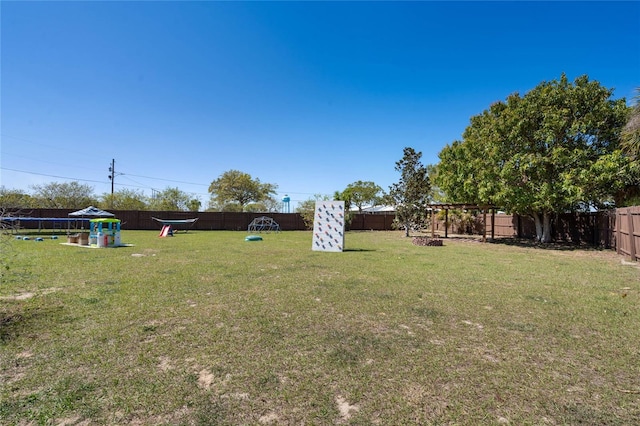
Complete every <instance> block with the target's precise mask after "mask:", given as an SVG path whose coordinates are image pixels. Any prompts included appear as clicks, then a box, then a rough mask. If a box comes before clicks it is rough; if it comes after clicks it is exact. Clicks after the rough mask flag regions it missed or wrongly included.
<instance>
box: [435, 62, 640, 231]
mask: <svg viewBox="0 0 640 426" xmlns="http://www.w3.org/2000/svg"><path fill="white" fill-rule="evenodd" d="M612 93H613V92H612V90H609V89H606V88H604V87H602V86H601V85H600V84H599V83H598V82H597V81H590V80H589V78H588V77H587V76H581V77H578V78H577V79H576V80H575V81H574V82H573V84H572V83H571V82H569V81H568V80H567V78H566V76H565V75H564V74H563V75H562V76H561V78H560V80H554V81H551V82H542V83H541V84H539V85H538V86H537V87H535V88H534V89H532V90H531V91H530V92H528V93H527V94H525V95H524V96H520V95H519V94H517V93H515V94H513V95H510V96H509V97H508V98H507V100H506V101H505V102H497V103H495V104H493V105H491V106H490V108H489V109H488V110H485V111H484V112H483V113H482V114H480V115H477V116H474V117H472V118H471V123H470V125H469V126H468V127H467V129H466V130H465V132H464V134H463V140H462V141H455V142H453V143H452V144H451V145H447V146H446V147H445V148H444V149H443V150H442V151H441V152H440V154H439V157H440V163H439V164H438V171H437V178H436V184H437V185H438V186H439V188H440V189H442V190H443V191H444V192H445V193H446V194H447V198H448V201H450V202H456V201H457V202H466V203H487V204H495V205H498V206H501V207H504V208H506V209H508V210H510V211H512V212H515V213H519V214H528V215H531V216H532V217H533V218H534V220H535V223H536V231H537V238H538V240H540V241H542V242H549V241H550V240H551V232H550V225H551V218H552V215H553V214H554V213H559V212H563V211H567V210H572V209H577V208H585V207H586V206H602V205H603V204H605V203H609V202H612V201H614V200H615V199H616V197H617V196H618V195H619V194H620V192H621V191H622V190H623V189H624V188H625V186H627V185H628V184H629V179H635V178H633V176H636V173H637V164H634V163H633V162H632V161H631V159H630V158H629V156H628V155H625V154H624V153H623V152H622V151H621V150H620V132H621V130H622V128H623V126H624V125H625V121H626V117H627V113H628V111H627V110H628V108H627V106H626V104H625V100H624V99H620V100H612V99H611V96H612Z"/></svg>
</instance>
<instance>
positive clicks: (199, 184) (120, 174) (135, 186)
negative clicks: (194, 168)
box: [0, 167, 315, 201]
mask: <svg viewBox="0 0 640 426" xmlns="http://www.w3.org/2000/svg"><path fill="white" fill-rule="evenodd" d="M0 170H7V171H11V172H18V173H25V174H30V175H36V176H45V177H52V178H56V179H66V180H75V181H80V182H91V183H100V184H110V183H111V182H105V181H100V180H94V179H81V178H73V177H68V176H59V175H51V174H46V173H38V172H30V171H26V170H18V169H12V168H9V167H0ZM118 176H122V177H127V178H129V176H135V177H140V178H145V179H153V180H160V181H166V182H174V183H183V184H185V185H198V186H206V187H208V186H209V185H207V184H202V183H193V182H185V181H180V180H173V179H163V178H155V177H150V176H142V175H136V174H130V173H118ZM129 180H131V181H133V182H135V183H137V184H138V185H129V184H125V183H119V184H118V186H127V187H131V188H138V189H151V190H154V191H157V189H155V188H153V187H151V186H149V185H144V184H142V183H140V182H136V181H135V180H133V179H131V178H129ZM279 193H283V194H290V195H291V194H295V195H315V193H311V192H295V191H284V190H281V191H279ZM193 194H198V195H205V196H206V195H210V194H209V193H206V194H205V193H197V192H193ZM291 201H300V200H291Z"/></svg>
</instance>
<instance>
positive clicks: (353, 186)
mask: <svg viewBox="0 0 640 426" xmlns="http://www.w3.org/2000/svg"><path fill="white" fill-rule="evenodd" d="M337 195H339V199H340V200H343V201H345V202H348V203H349V206H351V205H354V206H356V207H357V208H358V212H359V213H362V208H363V207H364V206H376V205H378V204H380V202H381V200H382V198H383V197H384V193H383V191H382V188H381V187H380V186H378V185H376V184H375V182H371V181H361V180H359V181H357V182H353V183H350V184H349V185H347V187H346V188H345V189H344V190H343V191H342V192H340V193H338V194H337Z"/></svg>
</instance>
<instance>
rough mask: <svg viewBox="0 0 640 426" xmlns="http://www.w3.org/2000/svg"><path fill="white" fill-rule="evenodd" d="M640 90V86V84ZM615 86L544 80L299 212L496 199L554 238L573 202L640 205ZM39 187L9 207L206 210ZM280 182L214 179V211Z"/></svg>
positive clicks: (625, 110) (4, 197) (635, 152)
mask: <svg viewBox="0 0 640 426" xmlns="http://www.w3.org/2000/svg"><path fill="white" fill-rule="evenodd" d="M639 94H640V91H639ZM612 95H613V90H612V89H607V88H605V87H602V86H601V85H600V83H599V82H597V81H593V80H590V79H589V78H588V76H580V77H578V78H576V79H575V80H574V81H573V82H570V81H569V80H568V79H567V77H566V75H564V74H562V75H561V77H560V79H558V80H553V81H549V82H546V81H543V82H542V83H540V84H539V85H538V86H536V87H535V88H533V89H532V90H531V91H529V92H527V93H525V94H524V95H520V94H519V93H513V94H511V95H509V96H508V97H507V99H506V100H504V101H498V102H495V103H493V104H492V105H490V106H489V107H488V108H487V109H486V110H484V111H483V112H482V113H480V114H478V115H476V116H473V117H471V119H470V123H469V125H468V126H467V128H466V129H465V131H464V133H463V135H462V139H461V140H456V141H453V142H451V143H450V144H448V145H446V146H445V147H444V148H443V149H442V150H441V151H440V153H439V154H438V157H439V160H440V161H439V162H438V164H435V165H424V164H422V162H421V157H422V153H421V152H420V151H416V150H415V149H413V148H411V147H405V148H404V150H403V157H402V158H401V159H400V160H398V161H397V162H396V163H395V170H396V171H397V172H399V174H400V178H399V181H398V182H397V183H394V184H392V185H391V186H390V187H389V189H388V191H387V192H385V191H384V190H383V189H382V188H381V187H380V186H378V185H377V184H375V183H374V182H372V181H361V180H359V181H357V182H353V183H351V184H349V185H347V187H346V188H345V189H343V190H341V191H336V192H335V193H334V194H332V196H331V197H330V196H329V195H320V194H319V195H316V196H314V197H312V198H310V199H308V200H305V201H303V202H302V203H300V204H299V206H298V208H297V212H298V213H300V214H302V216H303V218H304V219H305V221H306V222H309V223H312V222H313V214H314V208H315V201H316V200H322V199H329V198H333V199H336V200H343V201H345V204H346V207H347V211H349V210H351V208H352V207H354V208H356V209H357V210H358V211H360V212H362V210H363V208H364V207H366V206H376V205H381V204H389V205H392V206H394V207H395V212H396V221H397V224H398V226H399V227H400V228H403V229H404V230H405V232H406V235H407V236H408V235H409V230H410V229H412V228H419V227H421V226H423V225H424V224H425V223H426V220H427V206H428V204H430V203H434V202H444V203H466V204H478V205H493V206H497V207H500V208H501V209H504V210H505V211H507V212H508V213H516V214H520V215H529V216H531V217H532V218H533V219H534V221H535V224H536V235H537V236H536V238H537V240H538V241H541V242H549V241H550V238H551V223H552V219H553V217H554V215H557V214H559V213H564V212H567V211H576V210H583V211H584V210H590V209H603V208H613V207H622V206H628V205H634V204H640V102H639V101H640V99H638V98H636V102H635V105H634V106H633V107H628V106H627V105H626V100H625V99H624V98H623V99H617V100H614V99H612ZM32 189H33V193H31V194H27V193H25V192H23V191H20V190H11V189H6V188H4V187H0V208H4V209H7V208H82V207H86V206H87V205H96V206H98V207H102V208H111V209H118V210H182V211H198V210H200V209H201V207H202V203H201V201H200V200H199V199H197V198H193V197H191V196H190V195H189V194H187V193H185V192H183V191H181V190H180V189H178V188H170V187H169V188H166V189H165V190H164V191H159V192H158V193H156V194H155V195H154V196H153V197H146V196H144V195H143V194H142V193H141V192H138V191H135V190H130V189H121V190H119V191H117V192H114V193H113V194H103V195H102V196H99V197H96V196H94V195H92V193H93V188H92V187H91V186H89V185H84V184H80V183H78V182H70V183H56V182H54V183H50V184H45V185H35V186H33V187H32ZM276 190H277V185H275V184H271V183H264V182H261V181H260V180H259V179H257V178H253V177H252V176H251V175H249V174H248V173H245V172H241V171H238V170H229V171H226V172H224V173H223V174H221V175H220V176H219V177H218V178H217V179H215V180H214V181H212V182H211V184H210V186H209V189H208V192H209V194H210V200H209V206H208V208H207V210H209V211H236V212H240V211H248V212H275V211H278V209H279V207H280V205H281V204H280V202H279V201H278V200H276V199H275V195H276Z"/></svg>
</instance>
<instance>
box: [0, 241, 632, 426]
mask: <svg viewBox="0 0 640 426" xmlns="http://www.w3.org/2000/svg"><path fill="white" fill-rule="evenodd" d="M157 235H158V233H157V232H149V231H126V230H125V231H123V232H122V240H123V242H125V243H131V244H133V246H132V247H121V248H116V249H87V248H80V247H70V246H65V245H61V244H60V242H62V241H61V240H50V239H45V241H42V242H35V241H33V240H31V241H20V240H12V241H10V245H11V248H10V249H7V248H6V247H5V248H3V256H4V257H5V258H7V259H8V260H9V262H10V265H11V269H10V270H9V271H8V272H4V274H3V277H2V284H1V285H0V424H17V425H31V424H34V425H37V424H65V425H93V424H137V425H160V424H166V425H239V424H246V425H260V424H273V425H283V424H284V425H302V424H306V425H333V424H352V425H405V424H425V425H429V424H434V425H436V424H438V425H440V424H459V425H478V424H483V425H484V424H486V425H492V424H512V425H544V424H549V425H575V424H586V425H591V424H593V425H605V424H606V425H630V424H639V422H640V421H639V420H638V419H640V269H638V267H636V266H632V265H631V266H630V265H625V264H623V262H621V260H622V258H620V257H618V256H616V254H615V253H614V252H611V251H597V250H577V249H575V250H574V249H568V248H562V249H557V250H550V249H540V248H531V247H522V246H513V245H507V244H498V243H496V244H480V243H476V242H465V241H454V240H445V245H444V247H420V246H415V245H413V244H411V239H408V238H404V237H403V236H402V233H401V232H351V233H347V235H346V238H345V246H346V248H347V251H345V252H344V253H319V252H313V251H312V250H311V233H310V232H283V233H279V234H274V233H271V234H263V238H264V241H261V242H245V241H244V237H245V236H246V233H243V232H203V231H191V232H189V233H178V234H177V235H176V236H175V237H169V238H158V236H157Z"/></svg>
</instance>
